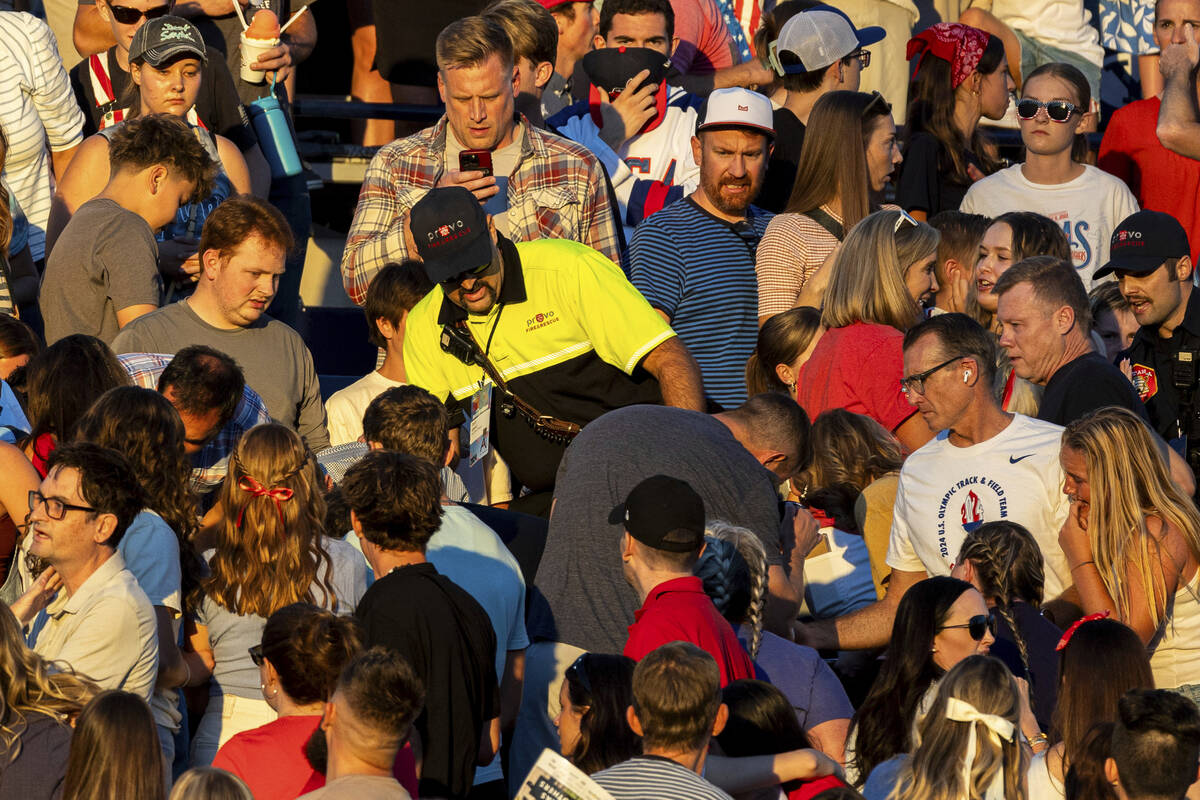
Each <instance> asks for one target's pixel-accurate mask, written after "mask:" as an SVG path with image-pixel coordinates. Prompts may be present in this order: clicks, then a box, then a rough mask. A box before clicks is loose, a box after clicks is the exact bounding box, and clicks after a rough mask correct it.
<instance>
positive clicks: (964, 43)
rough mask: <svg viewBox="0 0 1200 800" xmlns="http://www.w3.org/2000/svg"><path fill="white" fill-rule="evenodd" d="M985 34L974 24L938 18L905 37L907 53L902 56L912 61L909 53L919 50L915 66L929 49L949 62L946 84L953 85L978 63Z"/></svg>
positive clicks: (929, 51) (972, 70)
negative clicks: (973, 26)
mask: <svg viewBox="0 0 1200 800" xmlns="http://www.w3.org/2000/svg"><path fill="white" fill-rule="evenodd" d="M988 38H989V36H988V34H986V33H984V32H983V31H981V30H979V29H978V28H972V27H971V26H970V25H963V24H962V23H961V22H939V23H938V24H937V25H933V26H931V27H928V28H926V29H925V30H923V31H921V32H920V33H918V34H917V35H916V36H914V37H913V38H911V39H909V40H908V53H907V55H906V56H905V58H907V59H908V60H909V61H912V60H913V57H914V56H916V55H917V54H918V53H920V54H921V60H920V61H919V62H917V69H920V68H921V64H923V63H924V62H925V57H926V56H928V55H929V54H930V53H932V54H933V55H934V56H936V57H938V58H940V59H942V60H943V61H948V62H950V86H951V88H954V89H957V88H958V86H959V84H961V83H962V82H963V81H965V80H966V79H967V76H968V75H970V74H971V73H972V72H974V71H975V67H976V66H978V65H979V59H981V58H983V51H984V49H985V48H986V47H987V43H988Z"/></svg>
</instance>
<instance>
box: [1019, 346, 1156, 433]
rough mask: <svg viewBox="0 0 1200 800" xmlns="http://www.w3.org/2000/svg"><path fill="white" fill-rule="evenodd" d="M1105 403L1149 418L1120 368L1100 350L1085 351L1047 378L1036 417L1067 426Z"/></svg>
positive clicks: (1102, 406) (1145, 418) (1148, 419)
mask: <svg viewBox="0 0 1200 800" xmlns="http://www.w3.org/2000/svg"><path fill="white" fill-rule="evenodd" d="M1106 406H1119V407H1120V408H1127V409H1129V410H1130V411H1132V412H1133V413H1135V414H1137V415H1138V416H1139V417H1141V418H1142V419H1144V420H1145V421H1146V422H1147V423H1149V422H1150V417H1149V416H1148V415H1147V414H1146V407H1145V406H1144V405H1142V401H1141V400H1140V399H1138V396H1137V392H1136V391H1135V390H1134V388H1133V384H1132V383H1130V382H1129V379H1128V378H1126V377H1125V376H1124V375H1123V374H1122V373H1121V370H1119V369H1117V368H1116V367H1114V366H1113V365H1112V364H1110V363H1108V361H1106V360H1105V359H1104V356H1102V355H1100V354H1099V353H1086V354H1084V355H1082V356H1080V357H1079V358H1077V359H1075V360H1074V361H1070V362H1068V363H1066V364H1064V365H1063V366H1061V367H1059V369H1058V371H1057V372H1055V373H1054V374H1053V375H1052V376H1051V377H1050V380H1049V381H1047V383H1046V391H1045V393H1044V394H1043V395H1042V404H1041V406H1039V407H1038V419H1041V420H1045V421H1046V422H1053V423H1054V424H1055V425H1063V426H1066V425H1069V424H1070V423H1072V422H1074V421H1075V420H1077V419H1079V418H1080V417H1082V416H1084V415H1085V414H1087V413H1088V412H1091V411H1095V410H1096V409H1098V408H1104V407H1106Z"/></svg>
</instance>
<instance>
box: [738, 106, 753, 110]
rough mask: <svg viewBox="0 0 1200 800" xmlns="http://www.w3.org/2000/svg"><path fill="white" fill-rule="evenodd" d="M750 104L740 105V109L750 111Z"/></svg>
mask: <svg viewBox="0 0 1200 800" xmlns="http://www.w3.org/2000/svg"><path fill="white" fill-rule="evenodd" d="M749 110H750V106H738V111H749Z"/></svg>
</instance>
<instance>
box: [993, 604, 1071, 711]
mask: <svg viewBox="0 0 1200 800" xmlns="http://www.w3.org/2000/svg"><path fill="white" fill-rule="evenodd" d="M1012 615H1013V619H1014V620H1015V621H1016V623H1017V627H1018V628H1020V629H1021V638H1022V639H1024V640H1025V648H1026V651H1027V652H1028V654H1029V673H1030V675H1031V676H1032V678H1033V682H1032V686H1031V687H1030V695H1031V697H1030V699H1031V700H1032V701H1033V715H1034V716H1035V717H1037V721H1038V725H1039V726H1041V729H1042V730H1044V731H1046V730H1050V718H1051V716H1053V714H1054V706H1055V705H1056V704H1057V703H1058V651H1056V650H1055V649H1054V648H1055V647H1057V646H1058V640H1059V638H1060V637H1061V636H1062V631H1061V630H1060V629H1059V628H1058V626H1057V625H1055V624H1054V623H1053V622H1051V621H1050V620H1048V619H1046V618H1045V617H1043V616H1042V615H1041V613H1040V612H1039V611H1038V610H1037V609H1036V608H1034V607H1033V606H1031V605H1029V604H1027V603H1022V602H1020V601H1019V600H1018V601H1016V602H1014V603H1013V604H1012ZM991 655H993V656H995V657H996V658H998V659H1000V660H1001V661H1003V662H1004V664H1005V665H1006V666H1007V667H1008V668H1009V670H1010V671H1011V672H1012V674H1013V675H1016V676H1017V677H1019V678H1023V677H1025V665H1024V664H1022V663H1021V651H1020V650H1019V649H1018V648H1017V642H1016V640H1015V639H1014V638H1013V634H1012V630H1011V629H1010V628H1009V627H1008V623H1007V622H1005V621H1004V617H1002V616H1001V615H1000V614H999V613H997V614H996V641H995V642H994V643H993V644H992V649H991Z"/></svg>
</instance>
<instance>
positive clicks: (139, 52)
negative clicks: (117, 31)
mask: <svg viewBox="0 0 1200 800" xmlns="http://www.w3.org/2000/svg"><path fill="white" fill-rule="evenodd" d="M183 54H186V55H190V56H195V57H196V58H198V59H200V61H201V62H202V63H204V64H208V54H207V52H206V49H205V47H204V39H203V38H202V37H201V36H200V31H198V30H196V26H195V25H193V24H192V23H190V22H188V21H187V20H186V19H184V18H183V17H174V16H166V17H158V18H156V19H148V20H146V24H145V25H143V26H142V27H140V28H138V29H137V32H136V33H135V34H133V41H132V42H130V44H129V60H130V61H138V62H140V61H144V62H145V63H147V64H149V65H150V66H152V67H160V66H162V65H163V64H165V63H166V62H168V61H170V60H171V59H173V58H176V57H178V56H180V55H183Z"/></svg>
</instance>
